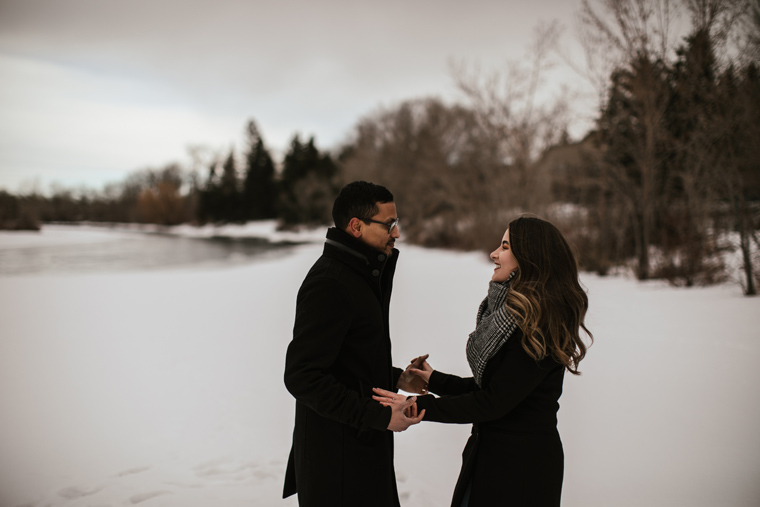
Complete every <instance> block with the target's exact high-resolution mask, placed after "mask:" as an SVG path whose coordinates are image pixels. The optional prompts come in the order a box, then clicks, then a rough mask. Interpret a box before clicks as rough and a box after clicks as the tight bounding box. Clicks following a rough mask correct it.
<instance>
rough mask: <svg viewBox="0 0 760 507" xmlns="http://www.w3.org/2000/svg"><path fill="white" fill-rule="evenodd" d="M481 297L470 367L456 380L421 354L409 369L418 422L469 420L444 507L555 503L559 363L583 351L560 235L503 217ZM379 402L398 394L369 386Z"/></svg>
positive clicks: (579, 304) (573, 270) (574, 286)
mask: <svg viewBox="0 0 760 507" xmlns="http://www.w3.org/2000/svg"><path fill="white" fill-rule="evenodd" d="M491 259H492V260H493V261H494V263H495V264H496V268H495V269H494V272H493V276H492V278H491V282H490V283H489V288H488V296H487V297H486V298H485V299H484V300H483V302H482V303H481V304H480V307H479V309H478V314H477V325H476V328H475V331H474V332H473V333H472V334H470V337H469V340H468V341H467V361H468V362H469V363H470V367H471V369H472V372H473V376H472V377H470V378H461V377H457V376H454V375H449V374H446V373H441V372H439V371H434V370H433V368H432V367H431V366H430V365H429V364H428V363H427V361H425V360H424V359H425V357H426V356H421V357H419V358H417V359H415V360H414V361H412V364H411V365H410V366H409V367H408V369H409V370H410V371H412V372H413V373H415V374H417V375H419V376H421V377H422V378H423V379H424V380H425V381H426V382H427V383H428V390H429V391H430V392H433V393H436V394H438V395H441V397H440V398H436V397H434V396H430V395H428V396H420V397H418V398H417V407H416V409H417V410H420V411H421V410H422V409H424V410H425V420H428V421H437V422H445V423H474V424H473V428H472V436H471V437H470V439H469V440H468V442H467V445H466V447H465V449H464V452H463V455H462V456H463V464H462V470H461V472H460V474H459V479H458V481H457V484H456V487H455V489H454V498H453V500H452V503H451V505H452V507H461V506H469V507H480V506H489V507H491V506H494V505H510V506H519V507H526V506H536V507H539V506H540V507H544V506H546V507H548V506H552V507H556V506H559V504H560V495H561V492H562V475H563V470H564V454H563V451H562V442H561V441H560V437H559V433H558V432H557V410H558V409H559V403H558V400H559V397H560V395H561V394H562V379H563V377H564V372H565V370H566V369H567V370H568V371H570V373H573V374H576V375H577V374H578V373H579V372H578V363H579V362H580V361H581V359H583V357H584V356H585V354H586V345H585V344H584V343H583V341H582V340H581V337H580V330H581V329H583V330H584V331H585V332H586V333H587V334H588V335H589V337H590V338H592V339H593V337H591V333H590V332H589V331H588V329H586V326H585V325H584V318H585V315H586V310H587V308H588V298H587V297H586V293H585V292H584V290H583V289H582V288H581V286H580V283H579V282H578V268H577V265H576V262H575V257H574V256H573V253H572V251H571V249H570V246H569V245H568V243H567V241H566V240H565V238H564V237H563V236H562V233H560V232H559V230H557V228H556V227H554V226H553V225H552V224H550V223H549V222H547V221H545V220H542V219H540V218H536V217H532V216H522V217H520V218H517V219H516V220H514V221H512V222H511V223H510V224H509V228H508V229H507V231H506V232H505V233H504V237H503V239H502V241H501V244H500V246H499V247H498V248H497V249H496V250H494V251H493V252H492V253H491ZM375 392H376V396H375V397H374V398H375V399H376V400H377V401H379V402H380V403H382V404H383V405H386V406H387V405H393V404H396V403H403V402H404V401H405V400H406V396H403V395H399V394H396V393H392V392H390V391H385V390H381V389H376V390H375Z"/></svg>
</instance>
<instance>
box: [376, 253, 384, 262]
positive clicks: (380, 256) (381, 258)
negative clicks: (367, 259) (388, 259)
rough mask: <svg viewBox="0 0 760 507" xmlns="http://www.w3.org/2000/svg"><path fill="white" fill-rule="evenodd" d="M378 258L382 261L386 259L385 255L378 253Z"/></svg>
mask: <svg viewBox="0 0 760 507" xmlns="http://www.w3.org/2000/svg"><path fill="white" fill-rule="evenodd" d="M377 260H379V261H380V262H383V261H384V260H385V255H383V254H380V255H378V256H377Z"/></svg>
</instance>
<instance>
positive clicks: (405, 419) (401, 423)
mask: <svg viewBox="0 0 760 507" xmlns="http://www.w3.org/2000/svg"><path fill="white" fill-rule="evenodd" d="M372 390H373V391H374V392H375V393H376V394H375V395H374V396H372V399H373V400H375V401H378V402H380V404H381V405H382V406H384V407H391V411H392V412H391V422H389V423H388V429H389V430H391V431H404V430H406V429H407V428H408V427H409V426H412V425H414V424H419V422H420V421H422V418H423V417H425V411H424V410H423V411H422V412H420V413H419V414H417V403H416V401H417V398H416V397H415V396H412V397H410V398H409V399H407V397H406V396H404V395H403V394H397V393H394V392H391V391H386V390H385V389H380V388H378V387H375V388H373V389H372Z"/></svg>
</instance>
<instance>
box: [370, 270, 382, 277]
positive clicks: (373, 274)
mask: <svg viewBox="0 0 760 507" xmlns="http://www.w3.org/2000/svg"><path fill="white" fill-rule="evenodd" d="M372 276H380V271H378V270H377V269H373V270H372Z"/></svg>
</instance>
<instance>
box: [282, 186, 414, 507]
mask: <svg viewBox="0 0 760 507" xmlns="http://www.w3.org/2000/svg"><path fill="white" fill-rule="evenodd" d="M332 214H333V220H334V222H335V227H334V228H330V229H328V231H327V240H326V242H325V247H324V251H323V253H322V256H321V257H320V258H319V259H318V260H317V262H316V263H315V264H314V266H312V268H311V270H310V271H309V273H308V275H306V278H305V279H304V281H303V284H302V285H301V288H300V290H299V291H298V297H297V300H296V319H295V325H294V328H293V341H292V342H291V343H290V345H289V347H288V352H287V357H286V360H285V386H286V387H287V389H288V391H290V393H291V394H292V395H293V396H294V397H295V398H296V421H295V429H294V431H293V447H292V449H291V451H290V459H289V460H288V469H287V472H286V477H285V488H284V491H283V498H286V497H288V496H290V495H292V494H294V493H296V492H297V493H298V503H299V505H300V506H301V507H311V506H327V505H329V506H352V507H354V506H358V505H361V506H370V507H371V506H378V507H380V506H382V507H397V506H399V500H398V491H397V489H396V476H395V472H394V468H393V433H391V432H390V431H387V430H392V431H403V430H405V429H406V428H408V427H409V426H410V425H412V424H417V423H419V422H420V421H421V420H422V417H423V415H424V413H421V414H419V415H417V414H416V406H412V405H413V404H414V400H415V399H414V398H411V399H409V400H407V403H406V404H404V405H403V406H401V407H394V408H391V407H383V406H381V405H380V404H379V403H376V402H375V401H373V400H372V394H373V393H372V388H373V387H384V388H385V386H388V387H387V389H392V390H395V389H396V388H400V389H403V390H405V391H408V392H417V393H420V392H425V388H426V386H425V385H424V381H423V380H422V379H421V378H420V377H416V376H415V375H413V374H411V373H410V372H404V371H402V370H400V369H398V368H393V366H392V362H391V342H390V333H389V327H388V322H389V319H388V311H389V306H390V299H391V289H392V287H393V274H394V271H395V269H396V261H397V260H398V250H396V249H395V248H394V244H395V241H396V239H397V238H398V237H399V236H400V234H399V228H398V221H399V220H398V215H397V214H396V204H395V203H394V202H393V195H392V194H391V193H390V192H389V191H388V190H387V189H386V188H385V187H382V186H380V185H375V184H373V183H367V182H364V181H355V182H353V183H350V184H348V185H346V186H345V187H344V188H343V189H342V190H341V191H340V193H339V194H338V197H337V198H336V199H335V203H334V205H333V211H332ZM419 362H420V364H421V361H419ZM405 411H406V412H407V413H406V414H405V413H404V412H405Z"/></svg>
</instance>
